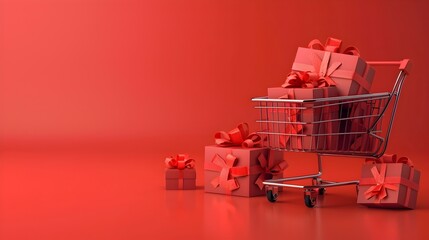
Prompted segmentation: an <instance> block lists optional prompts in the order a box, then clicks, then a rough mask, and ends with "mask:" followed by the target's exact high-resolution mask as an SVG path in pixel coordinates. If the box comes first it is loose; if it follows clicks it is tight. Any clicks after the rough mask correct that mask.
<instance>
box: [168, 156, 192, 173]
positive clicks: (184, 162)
mask: <svg viewBox="0 0 429 240" xmlns="http://www.w3.org/2000/svg"><path fill="white" fill-rule="evenodd" d="M165 165H166V166H167V168H176V169H179V170H183V169H185V168H194V166H195V160H194V159H192V158H189V156H188V155H187V154H177V156H176V157H167V158H166V159H165Z"/></svg>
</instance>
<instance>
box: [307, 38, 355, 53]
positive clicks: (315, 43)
mask: <svg viewBox="0 0 429 240" xmlns="http://www.w3.org/2000/svg"><path fill="white" fill-rule="evenodd" d="M341 44H342V40H340V39H336V38H333V37H329V38H328V39H327V40H326V43H325V45H323V44H322V42H320V40H319V39H313V40H311V41H310V43H309V44H308V48H311V49H316V50H321V51H327V52H334V53H342V54H349V55H355V56H359V55H360V54H359V50H358V49H357V48H356V47H354V46H350V47H347V48H346V49H345V50H344V51H343V52H341Z"/></svg>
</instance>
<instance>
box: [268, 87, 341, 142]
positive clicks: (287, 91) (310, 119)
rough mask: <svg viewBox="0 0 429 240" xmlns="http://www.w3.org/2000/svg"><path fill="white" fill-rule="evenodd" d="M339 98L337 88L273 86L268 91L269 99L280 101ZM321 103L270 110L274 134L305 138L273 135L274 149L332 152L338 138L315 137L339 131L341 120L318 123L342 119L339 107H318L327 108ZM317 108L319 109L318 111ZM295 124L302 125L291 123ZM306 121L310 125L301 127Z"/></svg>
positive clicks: (270, 139) (279, 104)
mask: <svg viewBox="0 0 429 240" xmlns="http://www.w3.org/2000/svg"><path fill="white" fill-rule="evenodd" d="M335 96H338V92H337V89H336V88H335V87H319V88H289V87H273V88H268V98H273V99H275V98H280V99H300V100H305V99H316V98H327V97H335ZM323 104H324V103H323V102H318V103H312V102H309V103H303V104H296V103H278V107H280V108H273V109H268V111H269V114H268V116H267V117H268V120H270V121H274V122H273V123H271V124H269V125H268V127H269V128H270V129H269V130H270V131H271V132H273V131H274V132H277V133H285V134H294V135H302V136H288V135H270V137H269V144H270V146H276V145H277V146H278V145H280V146H281V147H284V148H287V149H295V150H310V149H317V150H322V149H332V148H333V147H334V146H336V145H337V141H338V137H337V136H335V135H334V136H311V135H314V134H319V133H320V134H321V133H325V131H326V130H330V131H337V132H338V131H339V121H331V122H324V123H318V121H322V120H330V119H338V118H339V117H338V106H332V107H315V106H320V105H323ZM314 107H315V108H314ZM283 122H287V123H283ZM291 122H292V123H293V122H298V123H297V124H291ZM299 122H304V123H306V124H299Z"/></svg>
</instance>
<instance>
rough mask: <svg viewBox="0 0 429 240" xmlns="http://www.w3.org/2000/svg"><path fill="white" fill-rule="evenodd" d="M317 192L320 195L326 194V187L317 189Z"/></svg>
mask: <svg viewBox="0 0 429 240" xmlns="http://www.w3.org/2000/svg"><path fill="white" fill-rule="evenodd" d="M317 192H318V193H319V195H325V193H326V188H319V190H317Z"/></svg>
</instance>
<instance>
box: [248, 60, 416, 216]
mask: <svg viewBox="0 0 429 240" xmlns="http://www.w3.org/2000/svg"><path fill="white" fill-rule="evenodd" d="M409 63H410V62H409V60H408V59H404V60H402V61H385V62H368V64H370V65H399V75H398V77H397V79H396V82H395V84H394V87H393V89H392V91H391V92H384V93H371V94H363V95H353V96H343V97H330V98H318V99H307V100H296V99H269V98H267V97H257V98H253V99H252V101H254V102H256V104H257V106H255V108H256V109H257V110H259V116H260V118H259V119H258V120H257V122H258V123H259V125H260V131H258V133H259V134H260V135H262V137H263V138H264V139H265V140H266V141H265V145H266V146H267V147H269V148H270V149H273V150H279V151H292V152H306V153H316V154H317V165H318V172H317V173H314V174H308V175H302V176H294V177H288V178H282V179H275V180H266V181H264V182H263V184H264V185H265V188H266V195H267V199H268V200H269V201H270V202H275V201H276V200H277V197H278V188H279V187H290V188H299V189H304V203H305V205H306V206H307V207H310V208H312V207H314V206H315V204H316V200H317V197H318V195H323V194H324V193H325V190H326V188H330V187H337V186H345V185H356V190H357V191H358V184H359V181H357V180H351V181H343V182H333V181H327V180H322V157H323V156H343V157H344V156H345V157H364V158H379V157H381V156H382V155H383V154H384V152H385V150H386V148H387V143H388V140H389V135H390V132H391V129H392V124H393V120H394V118H395V113H396V108H397V105H398V101H399V96H400V93H401V89H402V85H403V83H404V80H405V78H406V76H407V74H408V71H409V67H410V64H409ZM383 119H384V122H385V124H384V126H383V125H382V123H383ZM302 179H311V180H312V181H311V185H298V184H290V183H288V182H290V181H296V180H302Z"/></svg>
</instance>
